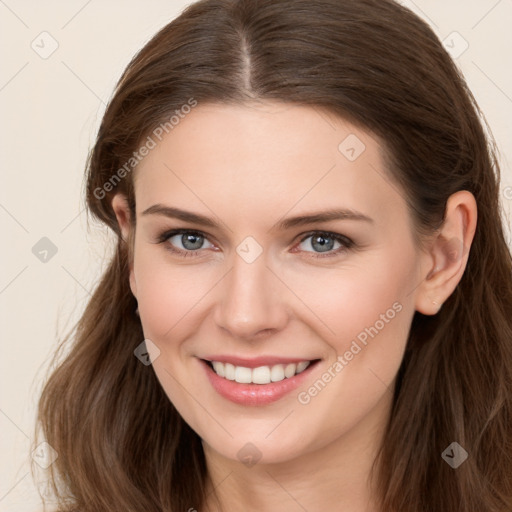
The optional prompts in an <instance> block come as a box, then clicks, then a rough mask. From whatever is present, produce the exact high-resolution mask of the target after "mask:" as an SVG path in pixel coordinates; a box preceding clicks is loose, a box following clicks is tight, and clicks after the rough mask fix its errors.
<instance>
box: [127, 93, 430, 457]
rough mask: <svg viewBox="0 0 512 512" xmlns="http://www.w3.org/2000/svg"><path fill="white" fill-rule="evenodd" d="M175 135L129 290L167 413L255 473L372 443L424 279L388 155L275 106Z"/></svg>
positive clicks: (140, 174)
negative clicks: (255, 464)
mask: <svg viewBox="0 0 512 512" xmlns="http://www.w3.org/2000/svg"><path fill="white" fill-rule="evenodd" d="M168 129H169V127H168ZM163 133H164V135H165V136H164V137H161V139H162V140H161V141H158V138H157V137H155V136H154V134H153V135H152V137H153V139H154V141H155V142H157V144H156V147H154V148H153V149H150V150H149V153H148V154H147V156H145V158H144V159H143V160H142V161H141V163H140V164H139V166H138V167H137V169H136V175H135V195H136V234H135V241H134V261H133V268H132V271H131V276H130V282H131V287H132V290H133V293H134V295H135V296H136V297H137V300H138V304H139V312H140V318H141V322H142V325H143V329H144V335H145V338H146V339H147V340H151V342H152V343H151V344H149V342H148V344H149V347H150V353H152V356H153V358H154V360H153V367H154V371H155V372H156V375H157V377H158V379H159V381H160V382H161V384H162V386H163V389H164V390H165V392H166V394H167V395H168V397H169V399H170V400H171V401H172V403H173V404H174V405H175V407H176V408H177V410H178V411H179V412H180V414H181V415H182V416H183V418H184V419H185V421H186V422H187V423H188V424H189V425H190V426H191V427H192V428H193V429H194V430H195V431H196V432H197V433H198V434H199V435H200V436H201V438H202V439H203V441H204V443H205V447H207V448H208V450H210V451H211V450H213V451H214V452H216V453H217V454H220V455H221V456H224V457H226V458H228V459H233V460H242V461H244V462H248V463H249V464H250V461H251V460H253V461H256V460H258V459H260V462H267V463H272V462H283V461H287V460H291V459H294V458H297V457H299V456H301V455H306V454H308V453H309V454H310V453H313V452H314V451H316V450H320V449H322V448H328V445H331V444H332V443H335V442H338V441H340V440H341V439H349V438H350V437H351V436H353V435H354V433H356V432H367V433H370V432H373V434H372V435H375V433H376V432H378V431H380V430H377V429H381V428H382V426H383V422H385V421H386V419H387V414H388V411H389V406H390V404H391V398H392V393H391V390H392V386H393V383H394V379H395V376H396V373H397V370H398V368H399V365H400V363H401V360H402V356H403V352H404V348H405V345H406V340H407V336H408V332H409V327H410V324H411V320H412V316H413V314H414V311H415V300H416V297H417V294H418V291H417V290H418V289H417V285H418V284H419V282H420V281H421V278H422V275H424V269H425V264H424V260H423V255H422V253H421V252H420V251H419V249H417V248H416V247H415V244H414V242H413V227H412V221H411V218H410V215H409V213H408V209H407V206H406V203H405V200H404V197H403V194H402V193H401V191H400V188H399V187H398V186H397V185H396V184H394V183H393V182H392V181H391V179H390V177H389V174H388V172H387V170H386V169H385V168H384V164H383V160H382V155H381V153H380V147H379V141H378V140H377V139H376V138H375V137H372V136H371V135H370V134H369V133H367V132H366V131H362V130H361V129H358V128H356V127H355V126H353V125H351V124H349V123H348V122H346V121H344V120H342V119H340V118H336V117H334V116H331V115H328V114H326V113H325V112H321V111H320V110H318V109H314V108H311V107H302V106H295V105H286V104H279V103H273V102H265V103H262V104H256V103H254V104H251V105H249V106H226V105H218V104H205V105H202V104H199V105H198V106H197V107H196V108H194V109H193V110H192V112H191V113H189V114H188V115H186V116H185V117H184V119H181V120H180V122H179V124H177V125H175V126H174V128H173V129H172V130H169V133H167V134H166V133H165V131H164V132H163ZM149 145H150V146H153V144H149ZM173 230H183V233H173ZM141 341H142V340H141ZM151 347H152V348H151ZM155 347H156V348H155ZM301 363H303V364H301ZM306 365H308V366H307V367H306V369H304V367H305V366H306ZM212 366H215V367H216V370H217V371H214V369H212ZM217 372H218V373H219V374H220V375H218V374H217ZM233 378H234V379H235V380H232V379H233Z"/></svg>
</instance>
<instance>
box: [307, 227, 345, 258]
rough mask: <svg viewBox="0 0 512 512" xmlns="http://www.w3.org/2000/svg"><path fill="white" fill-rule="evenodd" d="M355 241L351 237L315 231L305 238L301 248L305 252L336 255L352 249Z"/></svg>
mask: <svg viewBox="0 0 512 512" xmlns="http://www.w3.org/2000/svg"><path fill="white" fill-rule="evenodd" d="M353 245H354V243H353V242H352V240H350V239H349V238H347V237H345V236H342V235H338V234H335V233H329V232H324V231H315V232H313V233H312V234H309V235H308V236H306V237H305V238H303V239H302V240H301V242H300V244H299V246H298V247H299V248H300V249H301V250H303V251H304V252H312V253H318V254H319V255H320V256H323V254H322V253H326V254H325V255H326V256H333V255H336V254H338V253H340V252H342V251H344V250H346V249H350V247H352V246H353Z"/></svg>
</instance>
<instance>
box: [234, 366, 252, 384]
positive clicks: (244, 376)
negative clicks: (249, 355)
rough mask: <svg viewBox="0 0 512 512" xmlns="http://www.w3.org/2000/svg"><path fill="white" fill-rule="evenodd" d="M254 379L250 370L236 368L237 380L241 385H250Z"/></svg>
mask: <svg viewBox="0 0 512 512" xmlns="http://www.w3.org/2000/svg"><path fill="white" fill-rule="evenodd" d="M251 379H252V371H251V369H250V368H244V367H243V366H237V367H236V368H235V380H236V381H237V382H240V384H250V383H251Z"/></svg>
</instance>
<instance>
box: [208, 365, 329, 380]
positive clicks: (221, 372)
mask: <svg viewBox="0 0 512 512" xmlns="http://www.w3.org/2000/svg"><path fill="white" fill-rule="evenodd" d="M203 361H204V362H205V363H206V364H207V365H208V366H209V367H210V368H211V369H212V370H213V371H214V372H215V373H216V374H217V375H218V376H219V377H222V378H223V379H226V380H230V381H234V382H238V383H239V384H270V383H272V382H280V381H282V380H285V379H291V378H292V377H295V375H299V374H300V373H302V372H303V371H305V370H306V369H307V368H309V367H310V366H312V365H314V364H315V363H317V362H318V361H320V359H314V360H312V361H300V362H298V363H288V364H275V365H272V366H259V367H257V368H248V367H245V366H236V365H233V364H231V363H224V362H221V361H208V360H206V359H203Z"/></svg>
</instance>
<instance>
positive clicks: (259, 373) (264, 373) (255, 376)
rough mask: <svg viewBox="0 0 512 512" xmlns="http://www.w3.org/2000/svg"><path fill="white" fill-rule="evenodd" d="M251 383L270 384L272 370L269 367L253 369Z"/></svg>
mask: <svg viewBox="0 0 512 512" xmlns="http://www.w3.org/2000/svg"><path fill="white" fill-rule="evenodd" d="M251 381H252V382H254V384H268V383H269V382H270V368H269V367H268V366H260V367H259V368H253V370H252V379H251Z"/></svg>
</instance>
